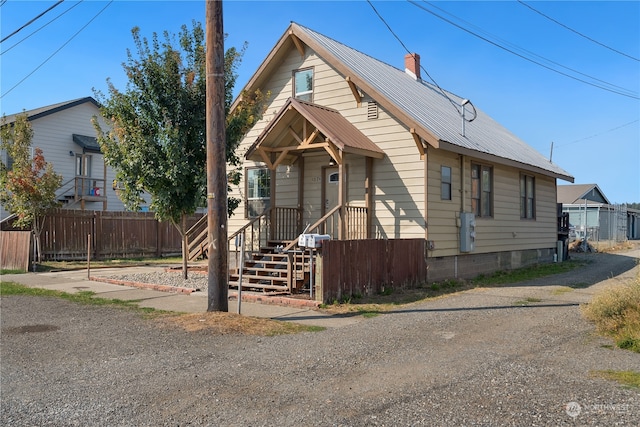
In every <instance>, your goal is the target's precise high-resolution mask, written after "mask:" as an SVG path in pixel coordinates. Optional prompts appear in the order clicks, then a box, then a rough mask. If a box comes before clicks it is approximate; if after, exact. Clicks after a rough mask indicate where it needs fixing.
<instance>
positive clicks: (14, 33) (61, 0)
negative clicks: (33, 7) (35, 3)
mask: <svg viewBox="0 0 640 427" xmlns="http://www.w3.org/2000/svg"><path fill="white" fill-rule="evenodd" d="M63 1H64V0H58V2H57V3H56V4H54V5H53V6H51V7H49V8H48V9H47V10H45V11H44V12H42V13H41V14H40V15H38V16H36V17H35V18H33V19H32V20H30V21H29V22H27V23H26V24H24V25H23V26H22V27H20V28H18V29H17V30H15V31H14V32H13V33H11V34H9V35H8V36H7V37H5V38H3V39H2V40H0V43H3V42H4V41H5V40H7V39H8V38H9V37H12V36H14V35H16V34H17V33H18V32H19V31H20V30H22V29H23V28H25V27H27V26H29V25H30V24H32V23H33V22H34V21H36V20H37V19H38V18H40V17H41V16H42V15H44V14H45V13H47V12H49V11H50V10H51V9H53V8H54V7H56V6H58V5H59V4H60V3H62V2H63Z"/></svg>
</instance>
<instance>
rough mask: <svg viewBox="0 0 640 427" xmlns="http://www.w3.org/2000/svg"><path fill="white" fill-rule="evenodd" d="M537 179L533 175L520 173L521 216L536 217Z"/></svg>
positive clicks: (526, 217)
mask: <svg viewBox="0 0 640 427" xmlns="http://www.w3.org/2000/svg"><path fill="white" fill-rule="evenodd" d="M535 185H536V181H535V178H534V177H533V176H531V175H524V174H523V175H520V218H522V219H535V217H536V189H535Z"/></svg>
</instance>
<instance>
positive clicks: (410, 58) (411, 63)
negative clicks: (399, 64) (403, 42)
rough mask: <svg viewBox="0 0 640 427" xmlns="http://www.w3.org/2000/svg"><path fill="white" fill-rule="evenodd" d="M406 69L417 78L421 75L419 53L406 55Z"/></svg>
mask: <svg viewBox="0 0 640 427" xmlns="http://www.w3.org/2000/svg"><path fill="white" fill-rule="evenodd" d="M404 71H405V73H407V74H409V75H410V76H411V77H413V78H414V79H416V80H422V79H421V77H420V55H418V54H417V53H407V54H406V55H405V56H404Z"/></svg>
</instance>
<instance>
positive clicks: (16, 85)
mask: <svg viewBox="0 0 640 427" xmlns="http://www.w3.org/2000/svg"><path fill="white" fill-rule="evenodd" d="M113 2H114V0H111V1H110V2H109V3H107V5H106V6H105V7H103V8H102V9H101V10H100V11H99V12H98V13H96V14H95V16H94V17H93V18H91V19H90V20H89V22H87V23H86V24H84V25H83V26H82V28H80V29H79V30H78V31H77V32H76V33H75V34H74V35H72V36H71V37H70V38H69V40H67V41H66V42H64V44H63V45H62V46H60V47H59V48H58V49H57V50H56V51H55V52H53V53H52V54H51V55H50V56H49V57H48V58H47V59H45V60H44V61H43V62H42V63H41V64H40V65H38V66H37V67H36V68H35V69H34V70H33V71H32V72H30V73H29V74H27V75H26V76H25V77H24V78H23V79H22V80H20V81H19V82H18V83H16V84H15V85H14V86H13V87H12V88H11V89H9V90H8V91H6V92H5V93H3V94H2V96H0V99H2V98H4V97H5V95H7V94H9V93H10V92H11V91H12V90H14V89H15V88H16V87H18V86H19V85H20V84H21V83H22V82H24V81H25V80H27V79H28V78H29V77H31V75H32V74H33V73H35V72H36V71H38V70H39V69H40V67H42V66H43V65H44V64H46V63H47V62H48V61H49V60H50V59H51V58H53V57H54V56H55V54H57V53H58V52H60V51H61V50H62V48H64V47H65V46H66V45H67V44H69V42H71V40H73V39H74V38H75V37H76V36H77V35H78V34H80V32H81V31H82V30H84V29H85V28H87V27H88V26H89V24H91V23H92V22H93V20H94V19H96V18H97V17H98V16H100V14H101V13H102V12H104V11H105V9H106V8H108V7H109V6H111V3H113Z"/></svg>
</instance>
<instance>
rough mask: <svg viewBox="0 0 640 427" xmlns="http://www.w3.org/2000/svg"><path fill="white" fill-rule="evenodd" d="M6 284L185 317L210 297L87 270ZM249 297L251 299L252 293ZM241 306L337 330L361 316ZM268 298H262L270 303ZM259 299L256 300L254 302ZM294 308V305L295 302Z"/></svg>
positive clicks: (121, 271) (11, 277) (111, 271)
mask: <svg viewBox="0 0 640 427" xmlns="http://www.w3.org/2000/svg"><path fill="white" fill-rule="evenodd" d="M164 268H165V267H158V266H144V267H128V268H100V269H92V270H91V276H92V277H96V278H98V279H99V280H100V279H103V278H104V279H106V278H108V277H112V276H117V275H125V274H136V273H147V272H154V271H158V270H159V269H162V270H163V269H164ZM1 280H2V281H3V282H16V283H20V284H23V285H26V286H30V287H34V288H35V287H37V288H43V289H52V290H58V291H64V292H68V293H75V292H80V291H91V292H94V293H95V294H96V296H97V297H101V298H110V299H121V300H125V301H127V300H128V301H131V300H137V301H139V303H138V305H139V306H140V307H150V308H155V309H158V310H168V311H177V312H185V313H199V312H205V311H207V304H208V297H207V293H206V292H192V293H178V292H166V291H160V290H154V289H149V288H146V287H133V286H124V285H117V284H112V283H106V282H103V281H96V280H89V279H88V277H87V270H74V271H61V272H47V273H25V274H5V275H2V278H1ZM246 296H248V297H249V298H251V297H250V294H249V293H246ZM229 297H230V299H229V312H230V313H237V312H238V302H237V292H235V291H230V292H229ZM244 297H245V293H244V292H243V301H242V304H241V314H242V315H245V316H252V317H263V318H269V319H275V320H282V321H290V322H296V323H301V324H306V325H315V326H323V327H327V328H334V327H340V326H346V325H349V324H353V323H356V322H358V321H360V320H361V319H362V317H361V316H339V315H331V314H326V313H322V312H320V311H318V310H313V309H311V308H308V307H302V306H295V305H287V306H281V305H273V304H264V303H260V302H251V301H246V300H245V298H244ZM267 298H269V297H266V296H265V297H263V298H262V299H267ZM253 299H254V300H255V299H256V298H255V296H254V298H253ZM293 303H294V304H295V302H293Z"/></svg>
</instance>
